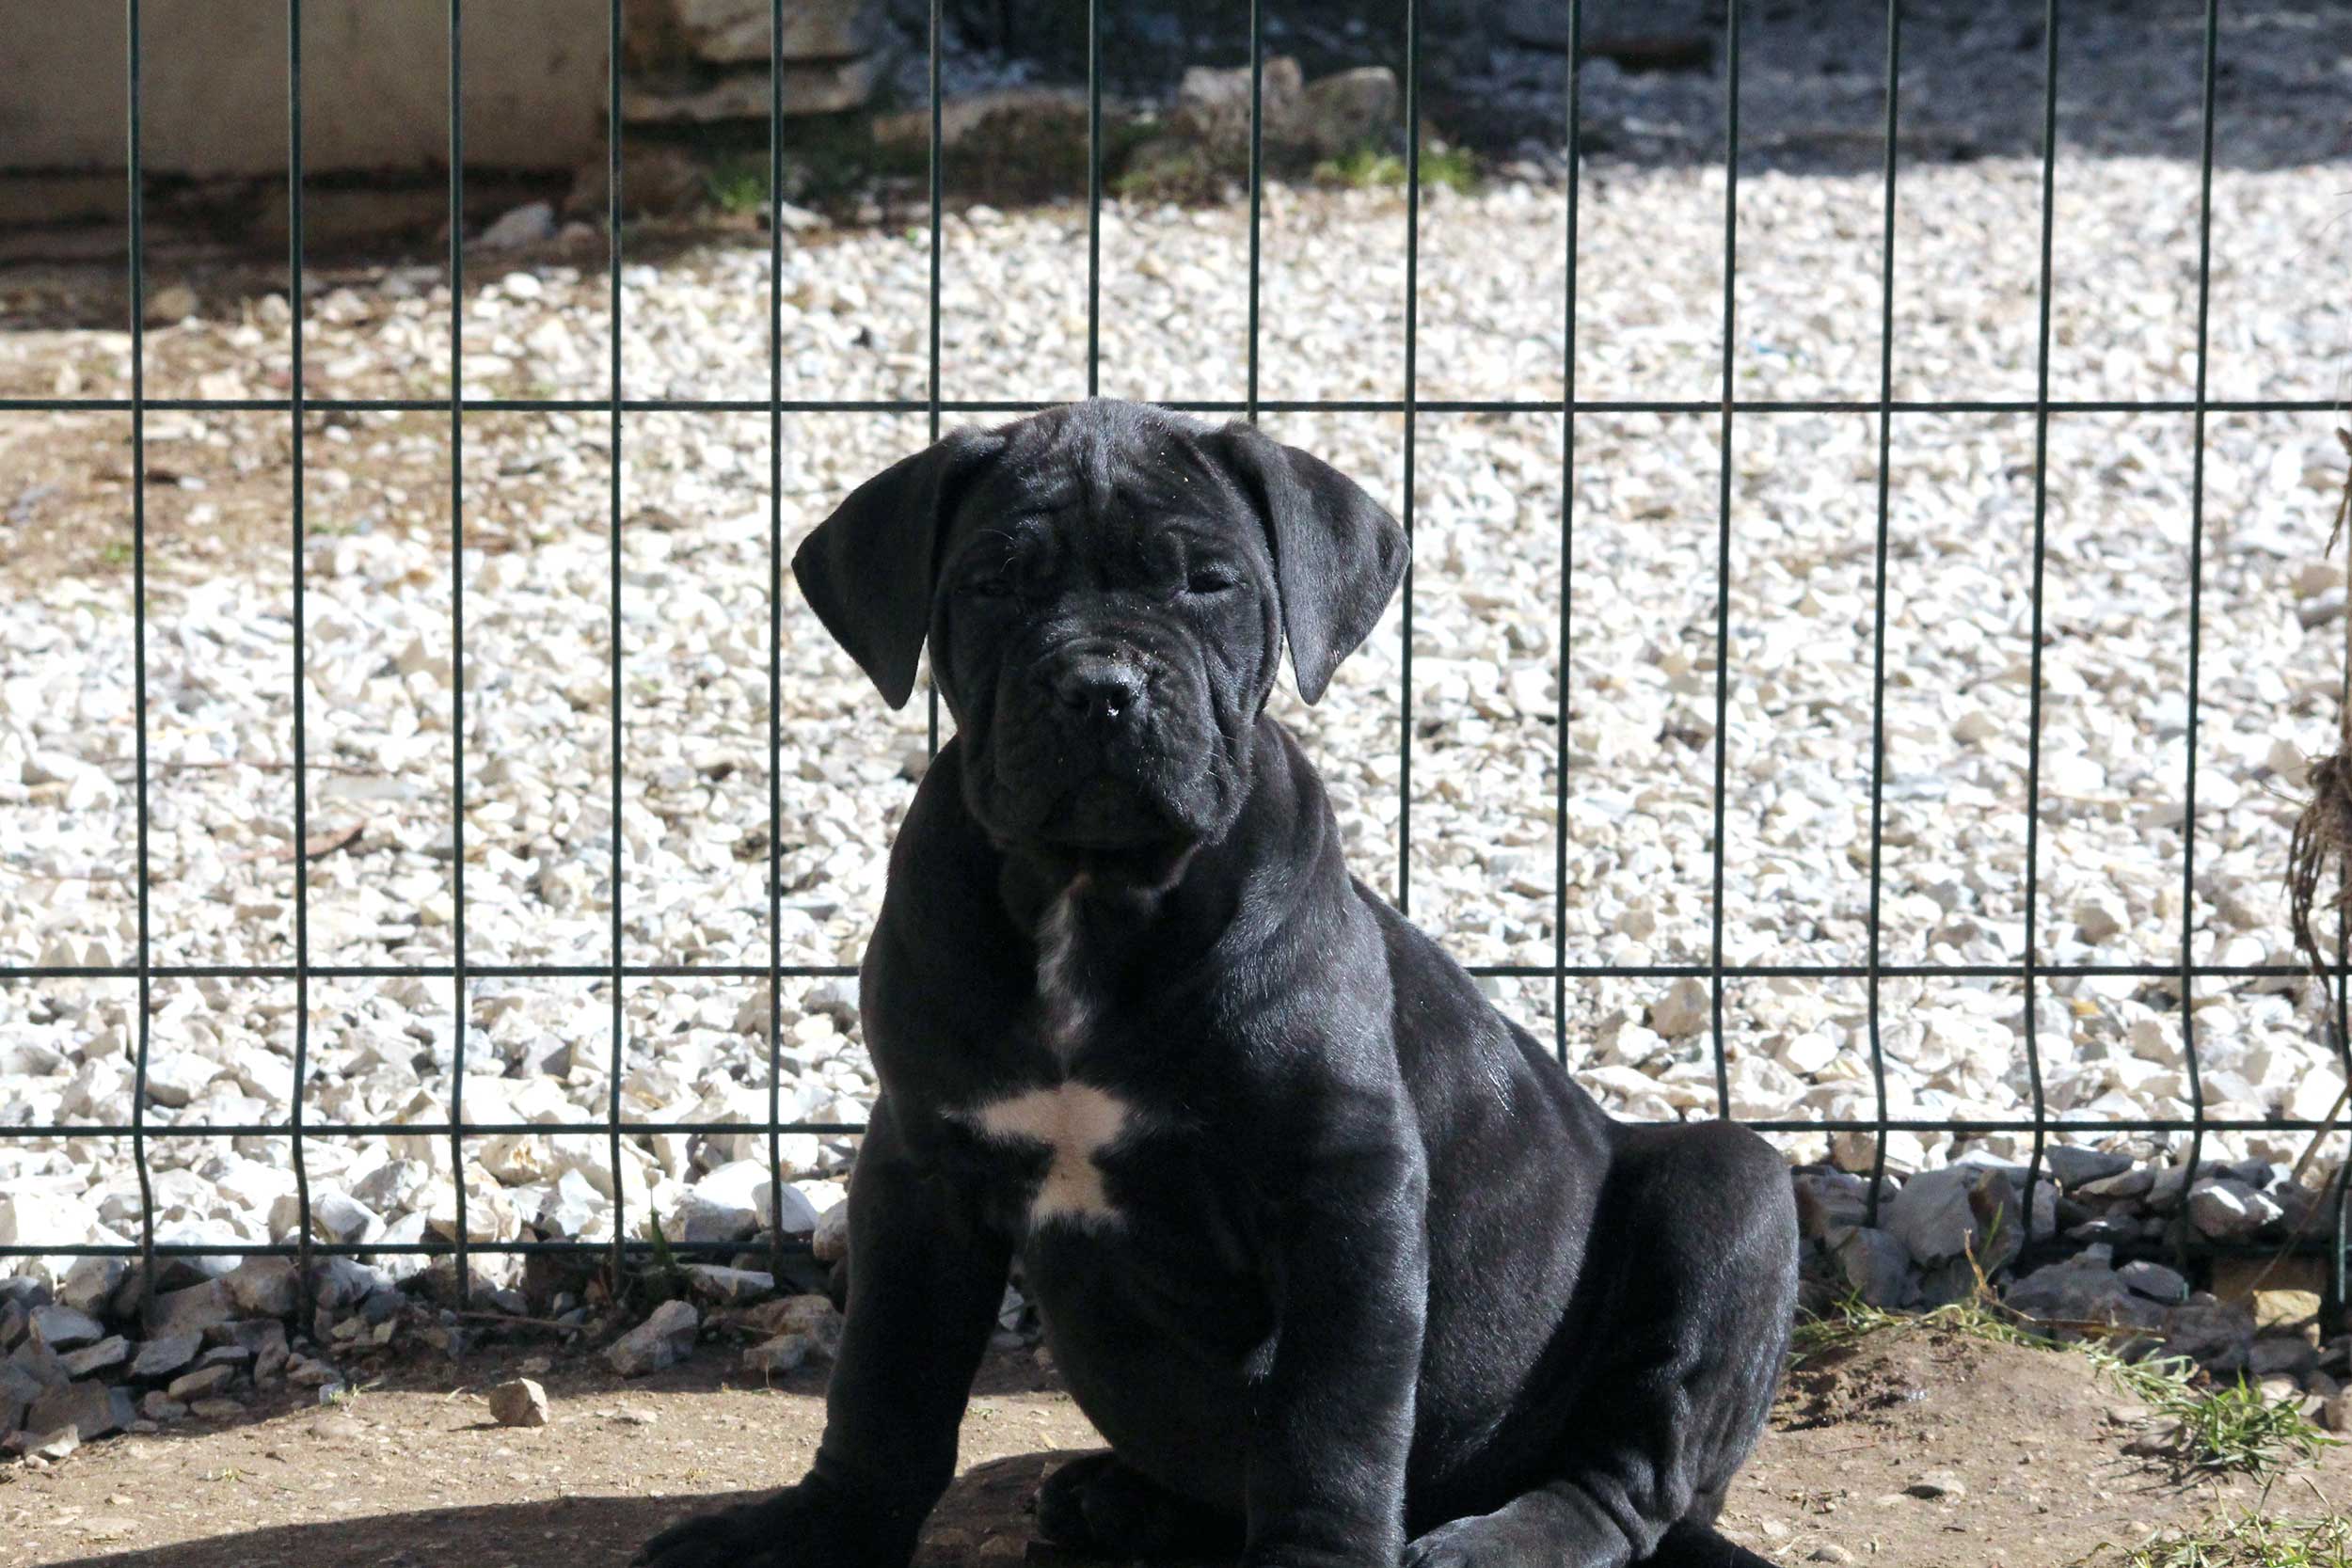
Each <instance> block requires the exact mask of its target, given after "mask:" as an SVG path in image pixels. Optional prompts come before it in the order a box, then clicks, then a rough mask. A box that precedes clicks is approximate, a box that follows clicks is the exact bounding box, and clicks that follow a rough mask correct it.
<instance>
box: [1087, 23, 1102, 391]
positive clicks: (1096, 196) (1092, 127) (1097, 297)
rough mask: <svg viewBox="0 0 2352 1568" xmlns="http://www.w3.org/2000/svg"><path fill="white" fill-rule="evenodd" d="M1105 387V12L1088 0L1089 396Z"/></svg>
mask: <svg viewBox="0 0 2352 1568" xmlns="http://www.w3.org/2000/svg"><path fill="white" fill-rule="evenodd" d="M1102 390H1103V13H1102V7H1101V4H1100V0H1087V396H1089V397H1097V396H1100V395H1101V393H1102Z"/></svg>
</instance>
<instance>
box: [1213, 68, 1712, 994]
mask: <svg viewBox="0 0 2352 1568" xmlns="http://www.w3.org/2000/svg"><path fill="white" fill-rule="evenodd" d="M1399 97H1400V95H1399V93H1398V90H1397V85H1396V74H1395V72H1393V71H1391V70H1389V68H1388V67H1386V66H1377V65H1375V66H1363V67H1359V68H1358V69H1357V70H1354V71H1342V72H1340V73H1339V74H1338V75H1336V76H1326V77H1323V78H1321V79H1320V80H1318V81H1316V82H1314V83H1312V84H1311V85H1310V84H1309V83H1308V82H1307V81H1306V80H1305V78H1304V75H1303V74H1302V72H1301V71H1299V69H1298V62H1297V61H1296V60H1295V59H1293V58H1292V57H1291V56H1290V55H1274V56H1273V57H1272V58H1270V59H1268V60H1266V61H1265V62H1264V67H1263V70H1262V71H1260V73H1259V81H1258V103H1259V134H1260V135H1261V136H1262V138H1263V141H1264V144H1265V147H1266V150H1267V151H1268V152H1269V153H1271V154H1273V155H1274V156H1276V157H1277V158H1278V159H1279V158H1280V157H1282V156H1283V155H1285V154H1287V155H1290V156H1292V157H1295V158H1335V157H1338V156H1339V155H1340V154H1342V153H1343V152H1350V151H1353V150H1356V149H1358V148H1359V147H1364V146H1368V145H1373V144H1375V143H1378V142H1380V141H1382V140H1384V139H1385V138H1386V137H1387V136H1388V135H1390V134H1391V133H1392V132H1394V131H1395V130H1396V129H1397V128H1398V126H1399V123H1400V121H1399V118H1398V113H1397V110H1398V103H1399ZM1249 106H1250V83H1249V71H1248V67H1246V66H1235V67H1232V68H1231V69H1225V68H1220V67H1216V66H1194V67H1193V68H1192V69H1191V70H1189V71H1185V72H1184V80H1183V81H1182V82H1181V83H1180V84H1178V86H1177V88H1176V103H1175V107H1174V108H1173V109H1172V110H1171V111H1170V114H1169V121H1170V124H1171V127H1172V128H1173V129H1174V130H1175V132H1176V133H1177V134H1178V135H1181V136H1183V137H1184V139H1185V140H1187V141H1190V142H1193V143H1194V144H1196V145H1198V146H1200V148H1202V149H1203V150H1206V151H1207V152H1208V153H1209V154H1210V155H1211V156H1212V157H1213V158H1215V159H1216V160H1218V161H1220V162H1231V161H1232V160H1234V159H1236V158H1245V157H1247V155H1248V148H1249ZM1711 1014H1712V1003H1711V1000H1710V996H1709V993H1708V989H1707V987H1706V985H1705V984H1704V983H1702V982H1697V981H1677V982H1676V983H1675V984H1674V985H1672V986H1670V987H1668V988H1667V991H1666V995H1665V997H1664V998H1663V999H1662V1000H1661V1001H1660V1002H1659V1003H1658V1004H1657V1006H1656V1007H1655V1008H1654V1009H1653V1012H1652V1015H1651V1027H1653V1028H1655V1029H1656V1030H1657V1031H1658V1032H1659V1033H1660V1034H1661V1035H1664V1036H1665V1037H1668V1038H1669V1039H1672V1038H1676V1037H1679V1036H1681V1035H1685V1034H1689V1033H1692V1031H1693V1030H1695V1029H1696V1028H1698V1027H1699V1026H1700V1025H1702V1024H1704V1023H1705V1022H1706V1021H1707V1019H1708V1017H1710V1016H1711Z"/></svg>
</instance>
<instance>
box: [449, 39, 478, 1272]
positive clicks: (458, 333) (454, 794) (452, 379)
mask: <svg viewBox="0 0 2352 1568" xmlns="http://www.w3.org/2000/svg"><path fill="white" fill-rule="evenodd" d="M464 20H465V19H464V14H463V12H462V10H461V8H460V0H449V714H450V718H449V725H450V811H449V848H450V857H449V863H450V905H451V910H450V944H451V946H450V964H451V969H452V974H451V976H450V981H451V985H450V1004H451V1007H452V1009H453V1019H452V1022H453V1024H454V1026H455V1030H456V1035H455V1040H456V1043H455V1045H454V1047H453V1050H452V1053H451V1060H450V1065H451V1067H452V1069H453V1073H452V1077H453V1081H454V1083H455V1085H456V1092H455V1093H453V1094H452V1095H451V1097H450V1109H449V1122H450V1132H449V1136H450V1150H449V1151H450V1159H451V1162H452V1163H453V1164H454V1165H455V1166H456V1179H457V1205H458V1207H457V1234H458V1236H459V1238H460V1241H459V1243H458V1245H459V1249H460V1250H459V1252H458V1264H457V1291H458V1297H459V1299H460V1300H463V1299H465V1297H466V1296H467V1295H468V1294H469V1293H470V1291H472V1288H473V1276H472V1275H471V1274H470V1273H469V1272H468V1270H467V1268H466V1264H465V1252H464V1250H463V1249H464V1246H465V1243H464V1241H463V1238H464V1236H465V1234H466V1209H465V1204H466V1142H465V1134H464V1132H462V1131H460V1129H461V1128H462V1127H463V1126H464V1123H465V1115H464V1107H463V1104H462V1103H461V1100H460V1096H461V1095H462V1094H463V1092H464V1087H465V1081H466V1074H465V1068H464V1061H465V1058H464V1056H463V1055H462V1054H461V1053H463V1052H464V1050H465V1048H466V1035H467V1030H468V1028H469V1025H470V1024H471V1022H472V1015H471V1006H470V997H471V989H470V988H469V986H468V985H467V983H466V420H465V414H464V407H465V396H466V393H465V373H466V109H465V104H466V95H465V86H464V83H465V74H464V49H463V45H462V43H461V41H460V40H461V30H462V28H463V25H464Z"/></svg>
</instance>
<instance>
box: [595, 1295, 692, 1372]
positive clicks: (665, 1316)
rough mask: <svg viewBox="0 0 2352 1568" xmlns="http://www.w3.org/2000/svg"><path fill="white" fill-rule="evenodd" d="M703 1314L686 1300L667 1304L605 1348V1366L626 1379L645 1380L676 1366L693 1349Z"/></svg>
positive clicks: (656, 1308) (655, 1309)
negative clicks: (650, 1375)
mask: <svg viewBox="0 0 2352 1568" xmlns="http://www.w3.org/2000/svg"><path fill="white" fill-rule="evenodd" d="M701 1324H702V1314H700V1313H699V1312H696V1311H695V1310H694V1308H693V1307H692V1306H691V1304H689V1303H687V1302H683V1301H665V1302H663V1303H662V1304H661V1305H660V1307H655V1308H654V1309H653V1315H652V1316H651V1317H649V1318H647V1319H646V1320H645V1321H644V1323H639V1324H638V1325H637V1326H636V1327H635V1328H632V1329H630V1330H629V1331H628V1333H627V1334H624V1335H622V1336H621V1337H620V1338H617V1339H615V1340H613V1341H612V1343H611V1344H609V1345H607V1346H606V1347H605V1348H604V1361H605V1365H606V1366H608V1367H611V1368H612V1370H614V1371H616V1372H618V1373H620V1374H621V1375H622V1376H623V1377H643V1376H644V1375H645V1374H646V1373H647V1372H658V1371H660V1370H661V1369H662V1368H664V1367H671V1366H675V1365H676V1364H677V1363H678V1362H679V1361H681V1360H683V1359H684V1358H685V1357H686V1356H687V1355H688V1354H691V1352H692V1350H693V1348H694V1331H695V1329H697V1328H698V1327H700V1326H701Z"/></svg>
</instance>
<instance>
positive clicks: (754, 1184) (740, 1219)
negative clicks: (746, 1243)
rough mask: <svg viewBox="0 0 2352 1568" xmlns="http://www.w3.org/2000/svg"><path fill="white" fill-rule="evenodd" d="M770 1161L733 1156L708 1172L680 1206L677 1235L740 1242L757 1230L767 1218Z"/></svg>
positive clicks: (696, 1238) (688, 1240)
mask: <svg viewBox="0 0 2352 1568" xmlns="http://www.w3.org/2000/svg"><path fill="white" fill-rule="evenodd" d="M767 1188H768V1164H767V1162H766V1161H764V1160H730V1161H728V1162H727V1163H726V1164H723V1165H721V1166H720V1167H719V1168H718V1169H716V1170H714V1171H712V1172H710V1173H709V1174H708V1175H707V1176H705V1177H704V1178H703V1179H702V1180H699V1181H697V1182H695V1183H694V1185H693V1186H692V1187H691V1189H690V1190H689V1191H688V1192H687V1194H686V1196H685V1197H684V1199H682V1200H681V1201H680V1202H679V1204H678V1207H677V1221H678V1227H679V1228H678V1239H679V1240H682V1241H687V1242H739V1241H742V1240H743V1239H744V1238H746V1237H748V1236H752V1235H755V1234H756V1233H757V1232H758V1230H759V1228H760V1226H761V1224H762V1222H763V1221H764V1220H765V1219H766V1218H767V1215H766V1212H765V1202H766V1198H767Z"/></svg>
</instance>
